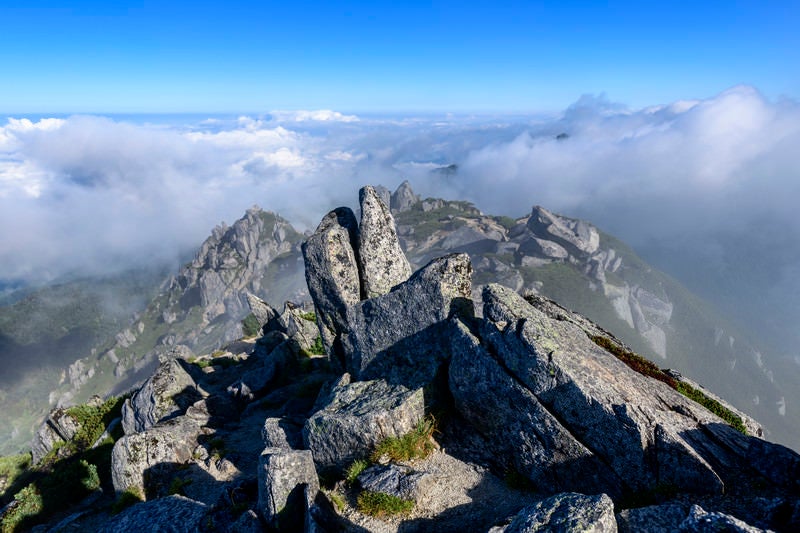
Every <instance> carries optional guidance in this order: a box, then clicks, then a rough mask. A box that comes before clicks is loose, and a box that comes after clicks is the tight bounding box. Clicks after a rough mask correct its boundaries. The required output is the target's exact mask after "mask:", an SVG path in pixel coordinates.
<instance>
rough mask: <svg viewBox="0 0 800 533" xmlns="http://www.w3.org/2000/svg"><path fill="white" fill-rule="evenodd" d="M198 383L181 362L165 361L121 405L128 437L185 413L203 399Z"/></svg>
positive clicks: (123, 422) (175, 360) (171, 359)
mask: <svg viewBox="0 0 800 533" xmlns="http://www.w3.org/2000/svg"><path fill="white" fill-rule="evenodd" d="M200 396H201V395H200V393H199V392H198V390H197V384H196V383H195V381H194V379H192V376H190V375H189V373H188V372H186V370H185V369H184V368H183V366H182V363H181V362H180V360H179V359H173V358H170V359H167V360H165V361H163V362H162V363H161V364H160V365H159V366H158V369H157V370H156V371H155V373H153V375H152V376H150V378H148V379H147V381H145V382H144V385H142V387H141V388H140V389H139V390H137V391H136V392H135V393H134V394H133V396H131V397H130V398H129V399H127V400H125V403H124V404H123V406H122V428H123V430H124V431H125V434H126V435H132V434H134V433H139V432H142V431H145V430H147V429H149V428H151V427H153V426H154V425H156V424H157V423H158V422H161V421H163V420H167V419H169V418H171V417H174V416H177V415H178V414H182V413H184V412H185V411H186V409H187V408H188V407H189V406H190V405H192V404H193V403H194V402H196V401H197V400H198V399H199V398H200Z"/></svg>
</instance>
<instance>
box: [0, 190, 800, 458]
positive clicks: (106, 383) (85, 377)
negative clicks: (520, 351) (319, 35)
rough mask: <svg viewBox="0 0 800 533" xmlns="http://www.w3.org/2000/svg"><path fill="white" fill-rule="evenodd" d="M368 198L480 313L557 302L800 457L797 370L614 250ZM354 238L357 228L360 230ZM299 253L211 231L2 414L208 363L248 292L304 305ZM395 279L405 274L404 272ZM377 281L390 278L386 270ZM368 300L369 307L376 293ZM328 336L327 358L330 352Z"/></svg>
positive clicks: (586, 240)
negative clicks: (488, 302) (469, 290)
mask: <svg viewBox="0 0 800 533" xmlns="http://www.w3.org/2000/svg"><path fill="white" fill-rule="evenodd" d="M375 193H376V195H377V196H378V197H380V198H381V200H382V201H383V203H384V204H385V205H386V206H387V207H390V212H391V213H392V214H393V216H394V217H395V219H396V222H397V234H398V237H399V242H400V246H401V248H402V249H403V251H404V252H405V253H406V254H407V255H408V259H409V262H410V265H411V267H412V268H419V267H421V266H423V265H425V264H426V263H427V262H429V261H430V260H431V259H433V258H436V257H438V256H441V255H445V254H448V253H452V252H465V253H467V254H468V255H469V256H470V259H471V262H472V265H473V269H474V281H475V283H474V286H475V288H476V290H475V291H474V292H473V295H472V297H473V299H475V300H476V301H480V298H481V295H480V292H479V290H478V289H477V288H478V287H479V286H480V284H482V283H486V282H497V283H500V284H502V285H504V286H506V287H509V288H511V289H513V290H515V291H518V292H523V293H530V294H542V295H544V296H547V297H550V298H552V299H555V300H556V301H558V302H560V303H562V304H563V305H564V306H565V307H567V308H570V309H574V310H576V311H579V312H581V313H583V314H585V315H586V316H588V317H590V318H591V319H592V320H594V321H596V322H597V323H599V324H600V325H602V326H603V327H605V328H606V329H609V330H612V331H614V332H615V333H616V334H617V335H618V336H619V337H620V338H621V339H623V340H624V341H625V342H626V343H628V344H629V345H630V346H632V347H633V348H634V349H635V350H636V351H638V352H640V353H643V354H645V355H648V356H649V357H651V358H654V359H655V360H657V361H658V362H659V365H661V366H666V367H670V368H673V369H676V370H678V371H680V372H681V373H682V374H684V375H687V376H691V377H693V378H694V379H695V380H696V381H698V382H700V383H702V384H703V385H705V386H706V387H709V388H710V389H711V390H713V391H714V392H715V393H717V394H718V395H721V396H723V397H725V398H726V399H728V400H730V401H731V402H733V403H734V404H735V405H736V406H737V407H738V408H740V409H742V410H744V411H746V412H748V413H750V414H752V415H754V416H756V418H758V419H759V420H760V421H762V422H763V423H764V426H765V429H766V431H767V434H768V435H769V437H770V438H773V439H777V440H779V441H780V442H783V443H785V444H789V445H791V446H794V447H798V446H800V424H798V423H796V422H793V421H796V420H797V412H796V407H795V406H796V405H800V389H798V388H797V387H796V386H795V384H796V383H797V382H798V380H800V375H798V374H799V373H798V369H797V368H794V367H793V366H792V365H785V366H780V367H775V366H774V365H773V363H774V361H773V360H772V359H770V358H769V357H767V356H766V355H765V354H766V352H764V350H763V349H759V348H756V345H757V343H753V342H750V341H749V340H748V337H747V335H745V334H744V333H742V328H739V327H735V326H734V325H731V324H730V323H728V322H727V321H725V320H724V319H722V318H720V317H719V316H718V315H717V314H716V313H715V312H714V311H713V310H712V309H711V308H710V307H709V306H707V305H705V304H703V303H702V302H701V301H699V300H698V299H697V298H695V297H693V296H692V295H691V294H689V293H688V291H686V290H685V289H684V288H682V287H681V286H680V285H679V284H678V283H676V282H675V281H674V280H672V279H670V278H668V277H667V276H664V275H663V274H661V273H659V272H658V271H656V270H654V269H652V268H651V267H650V266H649V265H647V264H645V263H644V262H642V261H641V260H640V259H639V258H638V257H637V256H636V255H635V254H634V253H633V252H632V251H631V250H630V249H629V248H627V247H626V246H625V245H624V244H623V243H621V242H619V241H617V240H616V239H614V238H613V237H611V236H609V235H607V234H604V233H602V232H601V231H599V230H597V229H596V228H594V227H593V226H592V225H590V224H588V223H586V222H583V221H578V220H573V219H569V218H566V217H563V216H560V215H556V214H554V213H551V212H549V211H547V210H546V209H544V208H542V207H535V208H534V209H532V211H531V214H530V215H528V216H525V217H522V218H519V219H510V218H507V217H495V216H489V215H484V214H482V213H481V212H480V211H478V210H477V209H476V208H475V207H474V206H472V205H470V204H468V203H466V202H457V201H446V200H441V199H421V198H420V197H418V196H417V195H416V194H415V193H414V192H413V190H412V189H411V187H410V186H409V184H408V183H404V184H402V185H401V186H400V187H399V188H398V189H397V190H396V191H394V192H393V193H392V192H390V191H388V190H386V189H384V188H381V187H376V188H375ZM350 224H351V225H353V224H356V223H355V219H354V220H353V221H351V222H350ZM356 225H357V224H356ZM369 225H370V223H367V226H369ZM365 234H367V235H369V231H366V232H365ZM347 238H350V237H347ZM302 240H303V236H302V235H300V234H299V233H298V232H297V231H295V230H294V229H293V228H292V227H291V225H290V224H289V223H288V222H287V221H285V220H283V219H281V218H280V217H279V216H277V215H274V214H272V213H268V212H263V211H261V210H259V209H257V208H254V209H252V210H250V211H248V213H246V214H245V216H244V217H243V218H242V219H241V220H239V221H237V222H236V223H235V224H233V226H231V227H227V226H224V225H223V226H220V227H218V228H216V229H215V230H214V232H213V234H212V236H211V237H209V239H207V241H206V242H205V243H204V244H203V245H202V247H201V248H200V250H198V252H197V254H196V256H195V258H194V259H193V260H192V261H191V262H190V263H188V264H187V265H186V266H184V268H183V269H181V271H180V272H179V273H178V275H176V276H174V277H172V278H170V279H169V280H168V281H167V282H165V283H164V284H163V285H162V286H161V289H160V290H158V291H157V292H158V294H157V296H156V297H155V298H154V299H153V300H152V301H151V302H150V304H149V305H148V306H147V307H146V308H145V309H144V310H143V311H141V312H139V313H138V314H137V315H136V316H135V317H134V319H133V320H131V321H130V322H129V323H128V324H127V326H126V327H123V328H120V330H119V331H118V332H117V334H116V335H113V334H112V335H110V337H111V338H112V340H111V341H110V342H103V343H100V344H99V345H96V346H94V347H93V348H92V349H91V350H88V349H87V350H84V351H83V353H84V354H86V353H89V354H91V355H89V356H85V357H82V358H80V359H79V360H76V358H75V354H72V355H71V356H69V357H70V358H69V360H67V361H66V362H63V363H62V364H61V368H53V369H50V370H49V374H48V376H49V377H48V379H49V380H50V381H48V382H47V386H44V385H42V386H33V387H32V386H30V382H29V380H27V381H24V382H21V383H23V384H24V387H22V388H24V389H25V390H31V389H35V390H46V392H43V393H41V394H40V395H39V396H40V397H38V398H35V399H33V398H29V397H28V396H29V395H28V396H25V395H24V394H17V393H16V392H19V391H16V392H15V390H16V389H14V390H12V389H10V388H3V390H2V392H0V400H2V399H3V398H5V399H7V400H8V401H9V402H11V403H7V405H8V406H9V408H11V407H13V409H8V410H4V412H5V411H8V412H9V413H10V412H22V411H25V412H26V413H27V414H26V415H25V416H27V417H28V418H30V417H31V416H33V414H34V411H36V413H37V418H38V420H41V417H42V416H43V415H44V414H45V413H46V412H47V410H48V409H49V408H50V407H52V406H53V405H61V406H64V405H69V404H71V403H74V402H81V401H86V400H87V399H88V398H89V397H90V396H91V395H92V394H95V393H98V394H105V393H108V392H109V391H112V392H120V391H123V390H126V389H127V388H130V387H132V386H134V385H137V384H140V383H141V382H142V381H143V380H144V379H145V378H146V377H147V376H148V375H149V373H150V371H151V370H152V368H153V367H154V366H155V364H156V361H157V357H158V354H159V353H163V352H165V351H168V350H170V349H171V347H172V346H174V345H176V344H183V345H187V346H189V347H191V348H193V349H195V350H197V351H198V352H203V351H211V350H213V349H214V348H216V347H217V346H219V345H220V344H221V343H223V342H225V341H226V340H231V339H233V338H236V337H238V336H239V335H240V333H241V323H240V321H241V320H242V319H243V318H244V317H245V315H246V314H247V313H248V312H249V311H248V309H247V305H246V297H247V296H246V295H247V293H248V292H249V293H252V294H254V295H257V296H259V297H261V298H265V299H267V300H269V301H271V302H273V303H279V302H282V301H284V300H293V301H297V302H310V296H309V294H308V291H307V289H306V283H305V281H304V279H303V268H302V257H301V252H300V243H301V241H302ZM368 255H369V254H368ZM367 259H370V260H371V259H372V258H371V257H367ZM395 267H397V268H400V269H401V270H402V271H403V272H405V273H408V272H410V269H408V267H406V266H403V265H402V264H401V263H398V264H397V265H394V266H392V268H395ZM378 274H379V277H380V276H382V275H384V274H381V273H378ZM385 275H387V276H391V275H392V271H391V268H389V269H388V270H387V271H386V272H385ZM380 283H382V281H378V285H380ZM360 290H361V289H360V287H359V288H358V291H360ZM365 290H367V292H368V293H370V292H371V291H372V288H370V287H368V288H367V289H365ZM143 292H144V291H143ZM361 296H362V295H361V294H360V293H359V294H358V297H361ZM33 322H34V321H31V324H33ZM328 327H330V324H329V325H328ZM323 333H324V334H323V339H324V340H325V342H326V343H327V344H326V346H330V344H329V342H330V341H331V339H329V338H328V336H327V334H326V333H325V331H323ZM1 340H2V339H0V341H1ZM53 346H55V347H57V349H55V350H50V351H53V352H57V353H59V354H62V353H63V354H65V357H67V355H66V354H69V353H72V352H69V351H68V350H62V345H61V344H58V343H56V342H54V343H53ZM49 348H50V346H48V349H49ZM59 380H60V385H57V384H58V382H59ZM18 388H20V387H18ZM54 388H56V389H57V390H53V389H54ZM51 391H52V392H51ZM48 393H49V397H47V396H48ZM5 420H6V419H5V417H4V418H3V423H4V424H6V422H5ZM6 425H11V426H13V427H11V428H10V429H9V431H7V432H5V433H6V434H8V435H12V434H13V435H16V440H13V442H12V441H9V442H11V443H12V444H13V443H17V444H16V446H17V447H16V448H14V450H16V449H19V447H20V445H19V443H20V442H22V441H27V439H29V437H30V435H31V434H32V430H33V428H35V425H34V422H32V421H30V420H28V421H25V422H24V423H21V422H20V423H16V422H15V423H14V424H11V421H10V420H9V421H8V424H6ZM9 449H10V448H9Z"/></svg>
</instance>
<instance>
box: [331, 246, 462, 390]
mask: <svg viewBox="0 0 800 533" xmlns="http://www.w3.org/2000/svg"><path fill="white" fill-rule="evenodd" d="M471 276H472V265H471V264H470V260H469V256H467V255H466V254H452V255H448V256H445V257H441V258H439V259H435V260H433V261H431V262H430V263H429V264H428V265H427V266H425V267H423V268H421V269H420V270H418V271H417V272H416V273H415V274H414V275H413V276H412V277H411V278H410V279H409V280H408V281H407V282H405V283H403V284H401V285H399V286H397V287H395V289H394V290H392V291H391V292H390V293H388V294H384V295H382V296H378V297H375V298H370V299H369V300H364V301H362V302H359V303H358V304H356V305H352V306H349V307H348V308H347V320H346V323H347V329H346V330H345V331H344V332H343V333H342V337H341V338H342V346H343V348H344V354H345V356H346V361H345V366H346V368H347V371H348V372H350V373H351V374H352V376H353V378H354V379H374V378H377V377H384V378H386V379H388V380H390V381H392V382H398V383H403V384H405V385H407V386H410V387H415V386H418V385H420V384H424V383H427V382H430V381H431V380H432V379H433V378H434V376H435V374H436V372H437V371H438V368H439V366H440V365H441V363H442V361H443V360H445V359H446V353H447V351H446V349H443V346H444V345H446V343H447V341H446V331H447V328H448V327H449V325H448V319H449V318H452V317H456V316H471V315H472V314H473V311H474V310H473V304H472V300H471V295H472V282H471Z"/></svg>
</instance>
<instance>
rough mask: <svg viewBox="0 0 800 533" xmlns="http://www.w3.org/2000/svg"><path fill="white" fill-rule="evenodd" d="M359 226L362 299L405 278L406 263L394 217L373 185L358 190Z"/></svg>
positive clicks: (407, 269)
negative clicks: (359, 206) (359, 205)
mask: <svg viewBox="0 0 800 533" xmlns="http://www.w3.org/2000/svg"><path fill="white" fill-rule="evenodd" d="M359 202H360V204H361V225H360V226H359V230H360V231H359V244H358V264H359V267H360V269H359V270H360V274H361V291H362V293H361V294H362V296H363V297H364V298H372V297H375V296H380V295H382V294H386V293H387V292H389V291H390V290H391V289H392V287H394V286H395V285H398V284H400V283H402V282H404V281H406V280H407V279H408V277H409V276H410V275H411V265H409V264H408V260H407V259H406V256H405V254H404V253H403V250H402V249H401V248H400V242H399V241H398V240H397V232H396V230H395V225H394V218H393V217H392V213H391V211H389V208H388V207H386V204H384V203H383V200H381V198H380V197H379V196H378V194H377V193H376V192H375V189H374V188H373V187H370V186H367V187H363V188H362V189H361V190H360V191H359Z"/></svg>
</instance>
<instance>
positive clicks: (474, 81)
mask: <svg viewBox="0 0 800 533" xmlns="http://www.w3.org/2000/svg"><path fill="white" fill-rule="evenodd" d="M798 27H800V3H798V2H794V1H789V2H769V1H766V2H765V1H761V2H735V3H734V2H645V1H640V2H613V1H611V2H568V1H562V2H503V1H495V2H469V1H463V0H462V1H459V2H449V1H445V2H437V1H428V2H402V3H399V2H380V1H370V2H285V1H283V2H202V1H193V2H182V1H176V2H152V1H146V0H142V1H139V2H115V3H109V2H108V1H103V2H90V1H84V2H55V1H50V2H46V1H35V0H33V1H30V0H28V1H8V0H5V1H0V69H2V70H0V113H6V114H15V113H16V114H20V113H74V112H92V113H120V112H168V113H174V112H208V113H220V112H258V111H266V110H272V109H320V108H326V109H336V110H340V111H352V112H368V111H388V112H420V111H433V112H442V111H455V112H464V111H466V112H492V111H500V112H531V111H533V112H536V111H558V110H563V109H564V108H565V107H566V106H568V105H569V104H570V103H572V102H574V101H576V100H577V99H578V98H579V97H580V95H582V94H601V93H605V94H607V95H608V97H609V98H610V99H611V100H613V101H615V102H620V103H623V104H626V105H629V106H632V107H641V106H645V105H649V104H657V103H666V102H671V101H675V100H679V99H689V98H704V97H710V96H713V95H715V94H717V93H719V92H721V91H723V90H725V89H727V88H729V87H732V86H734V85H737V84H748V85H752V86H754V87H756V88H758V89H759V90H760V91H761V92H762V93H763V94H764V95H766V96H767V97H768V98H778V97H780V96H789V97H791V98H797V96H798V95H800V68H798V65H800V32H798V31H797V28H798Z"/></svg>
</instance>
